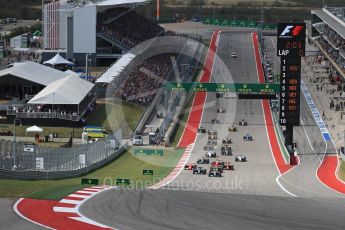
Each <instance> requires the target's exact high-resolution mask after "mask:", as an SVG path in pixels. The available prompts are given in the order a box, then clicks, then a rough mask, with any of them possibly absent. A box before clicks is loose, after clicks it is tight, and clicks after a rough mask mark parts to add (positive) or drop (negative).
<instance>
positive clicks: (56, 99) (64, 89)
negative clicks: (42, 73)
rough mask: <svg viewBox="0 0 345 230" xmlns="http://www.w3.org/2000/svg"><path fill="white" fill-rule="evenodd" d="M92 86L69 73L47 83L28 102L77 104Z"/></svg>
mask: <svg viewBox="0 0 345 230" xmlns="http://www.w3.org/2000/svg"><path fill="white" fill-rule="evenodd" d="M93 87H94V84H92V83H90V82H88V81H85V80H83V79H80V78H79V77H77V76H75V75H73V74H71V75H69V76H67V77H65V78H62V79H60V80H57V81H55V82H53V83H51V84H49V85H48V86H47V87H45V88H44V89H43V90H42V91H41V92H39V93H38V94H36V95H35V96H34V97H33V98H32V99H31V100H30V101H29V102H28V104H47V105H54V104H56V105H78V104H79V103H80V102H81V101H82V100H83V99H84V98H85V97H86V96H87V94H88V93H89V92H90V91H91V90H92V88H93Z"/></svg>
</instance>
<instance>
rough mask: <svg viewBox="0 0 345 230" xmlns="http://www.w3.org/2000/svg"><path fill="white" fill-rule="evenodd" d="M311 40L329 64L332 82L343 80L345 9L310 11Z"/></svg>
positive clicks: (344, 77) (344, 75)
mask: <svg viewBox="0 0 345 230" xmlns="http://www.w3.org/2000/svg"><path fill="white" fill-rule="evenodd" d="M311 13H312V26H313V28H312V38H313V40H314V42H315V44H316V45H317V46H318V48H319V49H320V50H321V52H322V54H323V57H322V59H321V58H320V62H321V61H322V60H323V59H324V60H325V61H327V62H329V63H330V64H329V66H328V67H329V69H330V71H331V74H330V77H331V78H332V81H342V82H343V81H344V79H345V8H340V7H338V8H335V7H333V8H327V7H325V8H323V9H322V10H312V11H311Z"/></svg>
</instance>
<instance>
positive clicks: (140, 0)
mask: <svg viewBox="0 0 345 230" xmlns="http://www.w3.org/2000/svg"><path fill="white" fill-rule="evenodd" d="M150 1H151V0H105V1H102V2H98V3H96V5H97V6H116V5H131V4H144V3H147V2H150Z"/></svg>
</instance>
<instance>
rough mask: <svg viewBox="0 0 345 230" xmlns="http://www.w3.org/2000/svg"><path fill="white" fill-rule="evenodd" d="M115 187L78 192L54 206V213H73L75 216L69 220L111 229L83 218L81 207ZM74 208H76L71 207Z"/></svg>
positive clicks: (91, 188) (86, 189)
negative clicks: (67, 205)
mask: <svg viewBox="0 0 345 230" xmlns="http://www.w3.org/2000/svg"><path fill="white" fill-rule="evenodd" d="M112 188H114V187H110V186H109V187H108V186H99V187H98V186H94V187H90V188H84V189H82V190H79V191H76V192H74V193H72V194H70V195H68V196H67V197H65V198H63V199H62V200H60V201H59V203H58V204H57V205H56V206H54V208H53V210H54V212H60V213H71V214H74V215H73V216H70V217H68V218H70V219H74V220H77V221H80V222H84V223H87V224H91V225H95V226H98V227H101V228H110V227H109V226H106V225H103V224H100V223H98V222H95V221H93V220H91V219H89V218H87V217H85V216H83V215H82V214H81V213H80V212H79V208H80V206H81V205H82V204H83V203H85V202H86V201H87V200H88V199H90V198H92V197H94V196H95V195H97V194H99V193H101V192H104V191H106V190H109V189H112ZM66 204H69V207H66ZM70 206H74V207H70ZM75 215H77V216H75Z"/></svg>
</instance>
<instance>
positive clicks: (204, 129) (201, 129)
mask: <svg viewBox="0 0 345 230" xmlns="http://www.w3.org/2000/svg"><path fill="white" fill-rule="evenodd" d="M198 133H206V128H204V127H202V126H200V127H199V128H198Z"/></svg>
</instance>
